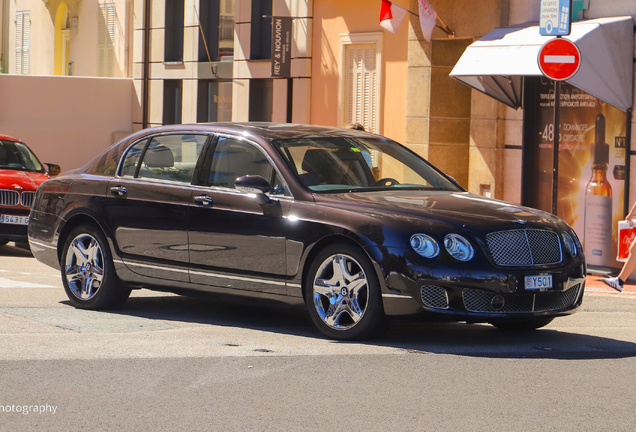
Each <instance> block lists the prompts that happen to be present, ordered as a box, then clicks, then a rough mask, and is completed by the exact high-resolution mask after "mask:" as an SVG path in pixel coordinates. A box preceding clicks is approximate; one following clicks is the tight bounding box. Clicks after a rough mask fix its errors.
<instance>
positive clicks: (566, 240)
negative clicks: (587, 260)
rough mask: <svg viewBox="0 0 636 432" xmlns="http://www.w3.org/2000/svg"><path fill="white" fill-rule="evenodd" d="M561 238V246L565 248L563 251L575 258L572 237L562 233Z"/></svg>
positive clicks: (574, 245) (574, 244)
mask: <svg viewBox="0 0 636 432" xmlns="http://www.w3.org/2000/svg"><path fill="white" fill-rule="evenodd" d="M561 238H562V239H563V246H564V247H565V250H566V251H568V253H569V254H570V256H572V257H574V256H576V243H575V242H574V240H573V239H572V236H571V235H570V234H568V233H566V232H562V233H561Z"/></svg>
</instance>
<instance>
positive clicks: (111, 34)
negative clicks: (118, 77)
mask: <svg viewBox="0 0 636 432" xmlns="http://www.w3.org/2000/svg"><path fill="white" fill-rule="evenodd" d="M115 19H116V10H115V5H114V4H112V3H103V4H100V5H99V16H98V17H97V75H98V76H101V77H112V76H113V75H114V67H115Z"/></svg>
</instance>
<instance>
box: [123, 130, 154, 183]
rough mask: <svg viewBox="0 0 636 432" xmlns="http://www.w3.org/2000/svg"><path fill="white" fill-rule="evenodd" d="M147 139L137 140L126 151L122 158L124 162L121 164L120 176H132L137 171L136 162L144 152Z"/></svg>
mask: <svg viewBox="0 0 636 432" xmlns="http://www.w3.org/2000/svg"><path fill="white" fill-rule="evenodd" d="M147 142H148V140H147V139H146V140H142V141H139V142H138V143H137V144H135V145H134V146H132V147H131V148H130V150H128V153H126V158H125V159H124V163H123V164H122V166H121V174H120V175H121V176H122V177H134V176H135V173H136V172H137V163H139V159H140V158H141V155H142V154H143V152H144V148H146V143H147Z"/></svg>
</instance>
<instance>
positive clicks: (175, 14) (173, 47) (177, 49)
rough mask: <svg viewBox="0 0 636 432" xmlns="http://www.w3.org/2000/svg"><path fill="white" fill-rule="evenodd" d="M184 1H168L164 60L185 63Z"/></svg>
mask: <svg viewBox="0 0 636 432" xmlns="http://www.w3.org/2000/svg"><path fill="white" fill-rule="evenodd" d="M183 2H184V0H166V9H165V13H166V30H165V34H164V52H163V60H164V61H166V62H182V61H183V26H184V18H183V17H184V3H183Z"/></svg>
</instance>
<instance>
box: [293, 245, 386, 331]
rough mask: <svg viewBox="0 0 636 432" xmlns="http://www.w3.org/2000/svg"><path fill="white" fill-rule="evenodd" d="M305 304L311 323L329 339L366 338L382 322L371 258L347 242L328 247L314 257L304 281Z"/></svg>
mask: <svg viewBox="0 0 636 432" xmlns="http://www.w3.org/2000/svg"><path fill="white" fill-rule="evenodd" d="M305 303H306V304H307V308H308V309H309V315H310V316H311V319H312V320H313V322H314V324H315V325H316V326H317V327H318V329H319V330H320V331H321V332H322V333H324V334H325V335H327V336H329V337H330V338H333V339H340V340H354V339H367V338H370V337H373V336H376V335H377V334H379V333H380V331H381V330H382V329H383V328H384V326H385V325H386V318H385V316H384V308H383V306H382V297H381V294H380V283H379V282H378V278H377V276H376V275H375V273H374V269H373V266H372V264H371V261H370V260H369V258H368V257H367V256H366V255H365V254H364V253H363V252H362V251H361V250H360V249H358V248H356V247H354V246H351V245H348V244H344V243H337V244H334V245H331V246H328V247H327V248H325V249H324V250H322V251H321V252H320V253H318V255H317V256H316V257H315V259H314V260H313V262H312V263H311V267H310V269H309V272H308V274H307V279H306V280H305Z"/></svg>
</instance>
